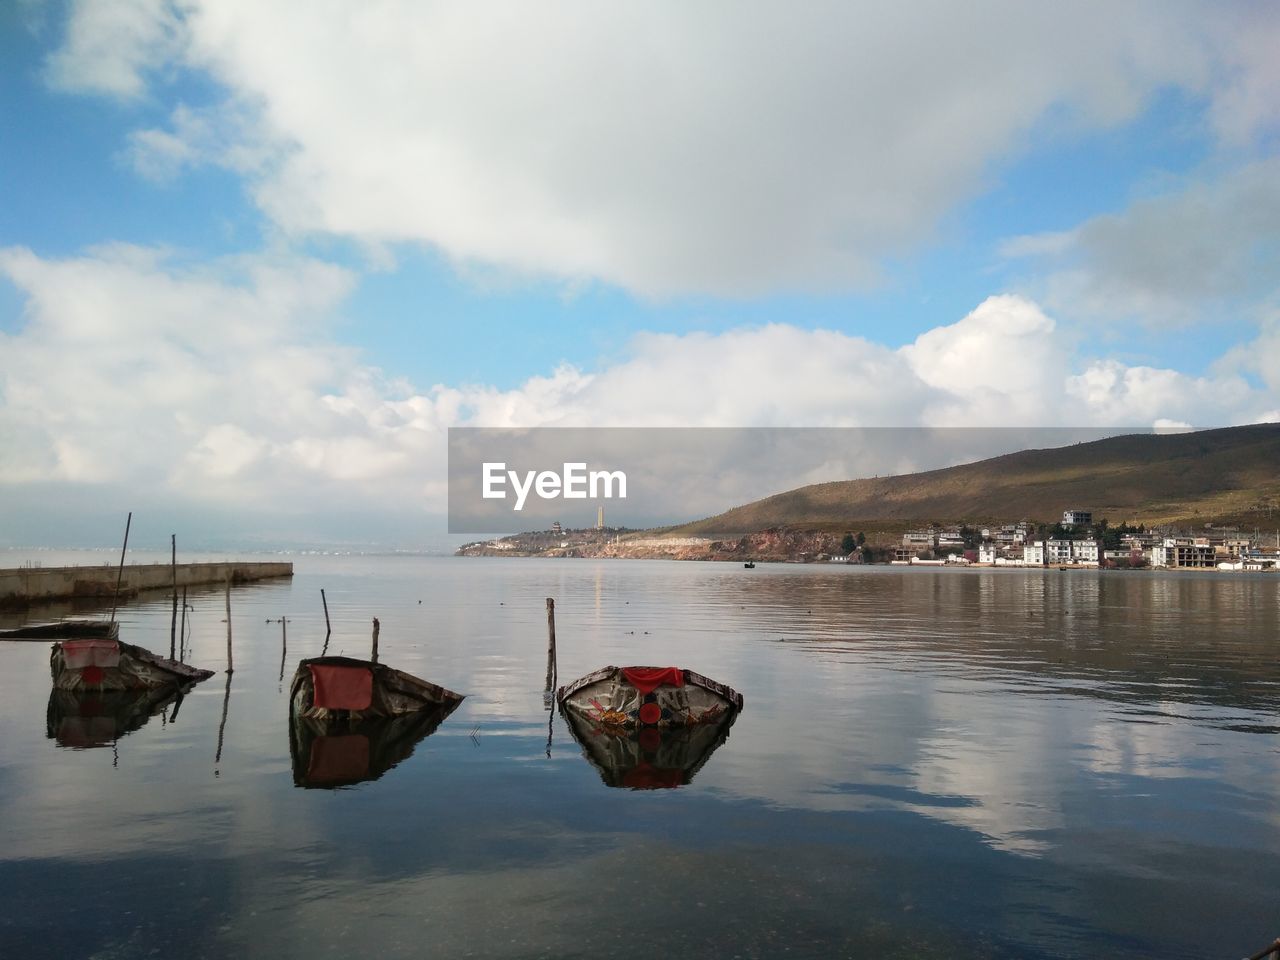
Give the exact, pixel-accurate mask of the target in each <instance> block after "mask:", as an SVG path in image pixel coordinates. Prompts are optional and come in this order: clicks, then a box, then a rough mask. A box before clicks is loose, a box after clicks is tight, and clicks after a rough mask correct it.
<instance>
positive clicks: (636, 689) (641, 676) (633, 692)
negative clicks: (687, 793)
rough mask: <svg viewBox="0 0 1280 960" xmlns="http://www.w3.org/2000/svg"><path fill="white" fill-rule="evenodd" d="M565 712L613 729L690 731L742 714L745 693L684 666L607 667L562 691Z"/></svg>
mask: <svg viewBox="0 0 1280 960" xmlns="http://www.w3.org/2000/svg"><path fill="white" fill-rule="evenodd" d="M556 700H557V701H558V702H559V704H560V708H561V710H563V711H564V712H565V713H567V714H576V715H578V716H580V717H583V718H584V719H586V720H587V721H589V722H591V723H595V724H600V725H603V726H607V727H620V728H631V727H657V728H667V727H689V726H696V725H698V724H703V723H717V722H719V721H720V720H721V719H722V718H724V717H725V716H727V715H731V714H734V713H737V711H739V710H741V709H742V694H740V693H738V692H737V691H736V690H734V689H733V688H732V687H728V686H725V685H724V684H723V683H717V682H716V681H715V680H712V679H710V678H709V677H704V676H703V675H702V674H700V673H694V672H693V671H692V670H683V669H681V668H679V667H602V668H601V669H599V670H597V671H595V672H594V673H589V674H587V675H586V676H585V677H581V678H580V679H578V680H575V681H574V682H573V683H571V684H568V685H567V686H564V687H561V688H560V689H559V690H558V691H556Z"/></svg>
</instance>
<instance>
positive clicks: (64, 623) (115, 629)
mask: <svg viewBox="0 0 1280 960" xmlns="http://www.w3.org/2000/svg"><path fill="white" fill-rule="evenodd" d="M119 636H120V624H118V623H116V622H115V621H114V620H57V621H55V622H53V623H27V624H23V625H22V626H20V627H14V628H12V629H8V630H0V640H71V639H77V640H92V639H99V640H115V639H116V638H118V637H119Z"/></svg>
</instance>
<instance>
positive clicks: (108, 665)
mask: <svg viewBox="0 0 1280 960" xmlns="http://www.w3.org/2000/svg"><path fill="white" fill-rule="evenodd" d="M49 670H50V672H51V673H52V674H53V686H54V688H55V689H57V690H73V691H84V690H92V691H102V690H146V689H154V688H161V687H182V686H184V685H186V684H195V683H199V682H200V681H201V680H208V679H209V678H210V677H212V676H213V671H212V670H199V669H197V668H196V667H191V666H188V665H187V664H185V663H178V662H177V661H176V660H167V659H165V658H164V657H160V656H157V655H156V654H154V653H152V652H151V651H150V650H144V649H142V647H135V646H134V645H133V644H131V643H121V642H120V641H119V640H107V639H84V640H63V641H61V642H60V643H55V644H54V645H53V650H52V652H51V653H50V654H49Z"/></svg>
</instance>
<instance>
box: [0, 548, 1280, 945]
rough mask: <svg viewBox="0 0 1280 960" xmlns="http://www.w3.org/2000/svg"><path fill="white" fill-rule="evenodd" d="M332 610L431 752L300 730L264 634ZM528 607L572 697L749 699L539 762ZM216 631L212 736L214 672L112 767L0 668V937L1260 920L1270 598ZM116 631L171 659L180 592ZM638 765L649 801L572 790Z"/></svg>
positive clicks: (1047, 933)
mask: <svg viewBox="0 0 1280 960" xmlns="http://www.w3.org/2000/svg"><path fill="white" fill-rule="evenodd" d="M324 587H327V588H328V606H329V607H330V615H331V616H332V618H333V623H332V638H331V642H330V645H329V652H336V653H342V652H343V651H346V652H348V653H354V654H355V655H358V656H362V655H367V651H368V627H367V624H368V623H369V621H370V618H371V617H373V616H378V617H380V618H382V623H383V625H384V630H385V633H386V635H387V636H389V637H393V638H395V646H394V648H393V651H392V652H393V654H394V660H395V662H396V664H397V665H398V666H401V667H403V668H404V669H406V670H410V671H412V672H413V673H415V674H417V675H419V676H423V677H430V678H439V679H447V680H448V682H449V683H450V685H451V686H453V687H455V689H460V690H467V691H469V692H470V694H471V696H470V697H469V698H468V700H466V701H465V702H464V703H463V704H462V705H461V706H459V708H458V710H457V711H456V712H455V713H454V714H452V715H451V716H450V718H449V722H448V723H445V724H443V725H441V726H439V727H438V728H437V729H435V731H434V733H431V734H430V735H429V739H425V738H424V737H422V736H419V735H418V733H419V732H410V733H407V734H402V733H401V732H399V730H400V729H401V728H397V727H396V726H394V725H392V726H390V727H387V728H381V727H379V728H378V729H376V730H373V731H366V730H364V729H363V728H361V727H360V726H359V725H356V726H354V727H353V726H352V725H350V724H348V725H347V726H346V727H337V728H332V727H330V728H324V729H317V728H314V727H311V726H310V725H307V726H303V725H300V724H298V723H297V721H296V720H295V719H293V718H291V716H290V709H289V707H290V697H289V687H288V685H283V689H281V687H282V685H281V683H280V681H279V679H278V678H279V675H280V661H281V657H282V653H283V651H282V650H281V646H282V641H283V639H284V637H283V636H282V630H281V628H280V626H279V625H277V624H268V623H266V621H267V620H268V619H270V618H276V617H279V616H281V615H282V614H287V616H288V618H289V620H291V621H294V622H291V623H289V631H288V632H289V637H288V641H289V648H288V653H287V658H288V659H289V661H290V662H294V663H296V662H297V659H298V658H300V657H308V656H314V655H315V654H317V653H321V652H322V650H323V649H324V648H323V644H322V641H323V640H324V638H325V636H326V631H327V623H326V618H325V615H324V609H323V605H322V600H321V597H320V590H321V588H324ZM548 596H554V597H555V598H556V613H557V620H558V634H559V638H558V642H559V650H558V656H559V669H560V672H561V673H562V674H563V675H566V676H569V677H575V676H579V675H580V674H582V673H585V672H586V671H588V670H591V669H593V668H595V667H597V666H599V665H600V664H603V663H637V662H639V663H682V662H692V663H696V664H697V665H698V666H699V669H704V670H706V671H708V672H709V673H710V674H711V675H712V676H715V677H725V678H731V679H732V680H733V682H734V684H735V685H738V686H739V687H740V688H741V689H743V690H746V691H749V693H750V699H751V709H750V710H748V711H744V712H743V713H742V714H740V715H738V716H737V717H736V718H735V723H734V726H733V735H732V737H730V738H729V739H728V740H727V741H721V742H718V743H713V744H712V745H711V749H709V750H706V751H700V750H699V749H698V748H697V745H696V744H693V743H688V744H683V745H681V744H675V745H673V744H671V743H669V742H665V743H660V744H658V745H657V747H656V748H654V746H653V745H652V744H646V743H641V742H640V741H639V740H636V741H634V742H631V741H629V740H625V739H624V740H620V741H618V742H608V741H604V740H592V739H587V738H585V737H584V736H583V732H582V731H581V730H579V729H574V736H575V738H576V739H578V742H579V743H580V744H581V746H580V747H579V748H570V747H568V746H567V745H566V747H565V748H564V749H561V750H558V751H552V752H551V756H548V755H547V737H548V719H549V718H548V716H547V715H546V714H544V713H543V706H544V703H543V700H542V698H541V697H540V695H539V694H540V691H541V690H542V689H543V687H544V677H545V674H546V666H547V664H546V652H547V643H546V609H545V601H546V597H548ZM419 601H422V602H421V603H419ZM193 607H194V612H193V614H192V618H193V619H194V627H193V628H192V629H191V644H190V647H191V651H192V652H191V656H192V659H193V660H194V661H195V662H202V661H204V662H207V663H210V664H213V663H220V662H221V660H222V657H223V655H224V649H225V628H224V627H223V625H222V624H221V622H220V618H221V617H222V615H223V614H222V610H223V598H222V596H221V594H218V595H216V596H211V597H207V598H201V597H199V596H197V597H196V598H195V599H194V600H193ZM234 610H235V616H236V618H237V619H236V637H237V644H238V645H237V649H236V668H237V669H236V673H235V688H236V689H235V700H236V704H235V707H236V709H235V718H234V721H227V722H226V723H225V725H224V724H222V723H220V717H223V716H225V713H224V712H223V711H224V710H225V705H226V697H227V691H226V689H224V687H225V686H227V684H225V683H224V682H217V681H215V682H211V683H206V684H203V685H202V686H201V687H198V688H197V689H196V690H194V691H192V693H191V694H190V695H189V696H188V697H187V698H186V700H185V702H184V703H183V705H182V708H181V713H182V721H183V722H181V723H177V724H163V725H162V724H157V723H153V724H151V726H150V727H149V728H148V730H147V731H146V733H145V734H144V735H143V736H140V737H135V738H133V739H132V740H131V741H129V745H130V746H131V747H132V748H133V749H130V750H128V751H124V754H123V755H122V756H121V757H120V758H119V763H120V772H121V774H122V775H120V776H104V775H103V774H104V770H105V771H106V773H107V774H109V773H110V767H111V761H112V757H111V754H110V752H109V751H105V750H94V751H88V752H86V753H82V754H75V753H72V752H71V751H59V750H52V749H49V741H48V740H47V739H46V738H45V733H46V731H45V729H44V726H43V725H41V724H39V723H38V722H36V723H34V724H33V723H32V722H31V720H32V719H33V718H36V719H37V721H38V718H39V716H40V715H41V711H43V710H44V709H45V708H46V698H47V696H48V688H47V687H46V686H45V684H44V680H43V678H44V677H45V676H47V674H46V672H45V671H46V670H47V668H48V653H47V650H46V649H36V648H33V647H32V646H31V645H29V644H0V667H2V668H3V669H0V722H2V723H3V724H4V730H5V734H6V735H5V737H4V738H0V807H3V809H4V810H5V818H6V827H7V828H8V829H7V833H6V845H5V848H4V851H3V852H2V853H0V882H3V883H4V884H5V887H6V890H8V891H10V894H9V896H10V901H9V908H10V909H9V916H10V917H11V918H12V920H11V921H10V923H9V924H8V925H7V926H4V927H3V932H2V933H0V941H2V942H3V943H4V946H5V948H7V950H8V952H12V953H15V954H21V955H24V956H37V955H57V954H58V953H61V954H62V955H88V954H94V955H99V956H143V955H148V954H151V955H169V954H173V953H175V952H176V953H182V952H183V951H186V955H189V956H192V957H199V956H228V955H261V956H266V955H271V956H273V957H280V958H286V957H294V956H305V957H310V958H316V957H323V956H338V955H351V954H352V953H353V952H354V953H357V954H359V953H361V952H377V953H378V954H379V955H380V956H383V957H387V958H400V957H405V958H409V957H413V956H418V955H420V954H421V944H422V943H423V942H426V941H427V940H429V942H430V943H431V944H432V945H433V947H434V948H435V949H436V952H438V953H442V954H449V955H454V954H456V955H462V954H464V953H467V952H471V953H473V954H475V955H483V956H507V957H511V958H513V960H514V958H517V957H525V956H570V955H574V956H576V955H579V954H581V953H582V952H583V951H584V950H585V949H587V948H586V947H584V944H586V945H589V947H590V949H592V950H596V951H597V952H598V951H599V950H601V949H604V950H609V949H612V950H613V951H614V952H619V951H621V952H625V951H627V950H634V947H635V939H634V936H633V934H632V932H631V931H630V930H629V929H627V928H626V926H625V925H619V924H618V923H617V916H618V912H617V904H619V903H634V902H637V899H636V898H637V897H640V898H641V899H643V900H644V902H645V904H646V909H647V910H648V911H649V915H651V916H660V917H662V924H663V936H664V944H663V947H664V955H666V956H669V957H679V956H706V955H709V954H712V953H716V952H719V953H723V954H725V955H729V954H740V955H742V956H762V955H781V954H782V953H783V952H786V953H787V954H788V955H789V956H810V957H823V958H825V957H831V956H928V955H933V954H934V953H936V954H937V955H939V956H948V957H952V956H955V957H993V956H999V957H1018V958H1049V957H1074V958H1081V960H1083V958H1093V957H1100V956H1106V957H1109V958H1113V957H1114V958H1124V960H1145V958H1147V957H1152V956H1160V957H1176V958H1193V957H1207V956H1243V955H1245V954H1246V953H1247V952H1248V950H1250V949H1256V947H1257V945H1258V944H1261V943H1264V942H1266V941H1267V940H1268V939H1269V938H1271V937H1274V936H1275V934H1276V932H1277V931H1276V929H1275V926H1274V924H1275V911H1274V900H1275V894H1274V891H1275V885H1274V879H1273V878H1272V877H1271V875H1270V865H1271V864H1272V863H1273V862H1274V860H1275V858H1276V857H1277V856H1280V815H1278V814H1277V805H1276V802H1275V796H1276V791H1277V789H1280V751H1278V750H1277V743H1278V742H1280V741H1277V739H1276V736H1275V734H1274V733H1272V732H1269V731H1270V728H1272V727H1274V726H1275V725H1276V724H1277V721H1276V714H1277V711H1278V710H1280V696H1278V695H1277V694H1280V577H1274V576H1272V577H1270V578H1266V577H1254V576H1221V575H1215V574H1207V575H1198V574H1191V575H1177V574H1171V573H1170V574H1162V573H1145V574H1142V573H1134V574H1112V573H1079V572H1077V573H1070V574H1057V573H1052V574H1047V573H1043V572H1041V571H1034V570H1028V571H985V572H984V571H959V570H939V571H931V570H917V569H903V570H900V569H897V568H895V569H878V568H871V569H866V570H857V569H849V568H844V567H829V568H828V567H826V566H825V565H824V566H823V567H818V566H816V565H814V566H809V567H801V566H793V565H785V566H784V565H766V564H761V565H760V566H759V568H758V569H757V570H755V571H753V572H751V574H750V576H744V575H743V571H742V570H741V568H740V567H736V568H734V567H731V566H729V565H713V564H687V563H686V564H680V563H661V562H654V563H627V562H621V561H619V562H600V563H595V562H591V561H572V560H566V561H545V562H543V561H520V560H511V561H504V560H493V561H492V562H490V561H452V560H439V561H436V560H426V559H421V558H390V557H388V558H359V559H358V560H357V559H355V558H352V559H349V560H345V559H335V560H333V561H328V560H325V561H320V560H317V561H315V562H314V563H313V564H300V565H299V567H298V571H297V575H296V576H295V578H294V580H293V581H292V583H279V584H275V585H271V586H269V587H263V588H259V589H255V590H252V591H248V590H246V591H245V592H244V593H243V594H241V593H240V592H237V593H236V606H235V608H234ZM123 617H124V618H125V621H126V623H125V626H126V628H127V629H128V630H129V634H128V636H131V637H137V638H139V641H140V642H143V643H146V644H147V645H149V646H151V647H153V648H154V649H157V650H158V649H160V643H161V641H162V640H163V638H165V637H167V635H168V634H169V631H170V627H171V621H172V604H171V599H170V598H168V597H164V598H161V599H159V600H158V601H157V602H154V603H151V602H145V603H140V604H137V605H129V606H126V607H125V608H124V611H123ZM190 619H191V618H189V622H190ZM295 624H296V627H297V629H296V631H295ZM286 669H287V668H286ZM220 679H221V678H220ZM33 680H35V681H37V682H32V681H33ZM226 680H229V678H226ZM171 709H172V707H171ZM563 722H566V721H564V720H562V719H561V718H559V717H557V716H555V714H552V723H553V726H554V727H555V728H556V731H557V738H559V737H560V732H559V727H560V724H561V723H563ZM569 722H570V723H571V721H569ZM224 726H225V746H223V745H222V744H220V747H222V748H223V749H224V752H223V753H222V757H223V758H224V759H225V761H226V762H225V766H224V767H223V774H222V776H221V777H220V778H219V779H217V780H215V779H213V778H211V777H210V776H209V770H208V754H209V753H210V752H212V750H213V738H214V735H215V733H218V732H220V731H221V730H222V729H223V727H224ZM264 731H266V735H264ZM286 731H288V735H289V743H288V745H287V747H286V742H285V739H286V738H285V736H284V734H285V732H286ZM359 736H363V737H364V743H363V744H362V743H361V742H360V741H359V740H358V739H350V740H343V739H341V738H345V737H352V738H356V737H359ZM321 737H324V738H334V740H333V742H322V743H320V744H319V745H318V746H317V745H316V741H317V740H319V739H320V738H321ZM714 739H715V740H719V738H718V737H716V738H714ZM286 749H288V751H289V753H288V755H287V756H286V753H285V751H286ZM579 749H581V751H582V752H583V753H584V754H585V755H586V759H587V761H588V762H586V763H584V762H583V759H582V758H580V757H579V756H577V755H576V753H577V752H578V750H579ZM410 754H412V759H409V760H405V757H409V756H410ZM712 754H714V756H713V757H712ZM708 757H712V759H707V758H708ZM366 758H367V759H366ZM642 764H647V765H648V767H649V768H650V769H649V770H648V771H644V773H643V780H644V783H643V784H637V783H636V782H635V781H636V778H635V777H634V776H633V777H632V778H631V781H630V782H631V785H632V786H637V785H643V786H651V787H655V788H657V789H644V790H639V791H635V792H632V791H627V790H623V789H604V788H602V787H600V786H599V783H600V782H602V781H603V782H605V783H620V784H621V783H625V782H627V778H628V772H629V771H635V770H636V769H638V768H640V769H643V768H642V766H641V765H642ZM392 767H395V773H394V774H391V775H387V774H386V770H388V769H391V768H392ZM379 774H381V776H382V779H381V780H380V782H379V783H378V784H377V785H376V787H373V788H371V789H359V788H357V789H348V790H331V791H323V792H322V791H317V790H303V789H295V787H294V784H295V783H300V784H302V785H303V786H308V785H312V786H335V785H338V784H340V783H344V782H350V783H361V782H363V780H365V779H366V778H372V777H376V776H378V775H379ZM677 782H681V783H684V784H686V785H684V786H681V787H680V788H679V789H660V787H661V786H665V785H667V784H672V785H674V784H675V783H677ZM68 824H74V825H75V826H74V829H69V828H68ZM672 877H677V878H680V877H684V878H697V877H712V878H715V879H714V880H713V881H711V882H708V883H705V884H701V885H698V886H697V888H696V890H694V889H691V887H690V885H689V884H685V883H672V882H671V878H672ZM584 878H587V884H588V886H589V888H590V896H584V895H583V891H584ZM122 883H127V885H128V891H127V892H128V894H129V898H130V900H131V901H135V902H140V903H146V904H147V911H146V912H145V913H140V912H134V913H128V914H126V913H124V912H123V911H121V910H120V909H119V903H120V890H121V889H122V887H121V884H122ZM67 903H73V904H75V905H76V906H77V909H76V911H74V912H72V911H68V910H67V909H66V908H65V904H67ZM192 918H198V919H197V920H196V921H195V922H198V923H200V924H201V925H200V926H199V928H198V930H197V933H196V935H195V936H189V935H188V932H189V931H190V930H191V927H190V924H191V923H192V922H193V919H192ZM178 929H180V930H182V931H183V938H182V943H181V944H178V943H175V942H172V936H171V933H170V931H173V930H178ZM56 938H62V939H61V940H57V939H56ZM59 947H64V948H65V949H61V950H58V949H57V948H59Z"/></svg>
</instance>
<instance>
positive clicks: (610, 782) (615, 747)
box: [561, 709, 737, 790]
mask: <svg viewBox="0 0 1280 960" xmlns="http://www.w3.org/2000/svg"><path fill="white" fill-rule="evenodd" d="M561 713H562V714H563V715H564V718H565V719H566V720H567V721H568V723H569V731H570V733H572V734H573V739H574V740H576V741H578V744H579V746H581V747H582V755H583V756H584V757H586V758H587V760H588V761H589V762H590V763H591V765H592V766H593V767H595V768H596V771H597V772H598V773H599V774H600V779H601V780H603V781H604V783H605V785H606V786H609V787H624V788H627V789H631V790H663V789H672V788H674V787H683V786H684V785H685V784H687V783H689V782H690V781H691V780H693V777H694V775H695V774H696V773H697V772H698V771H699V770H701V769H702V767H703V766H704V765H705V764H706V762H707V761H708V760H709V759H710V758H711V754H713V753H715V752H716V750H717V749H718V748H719V746H720V745H721V744H722V743H724V742H725V741H726V740H727V739H729V728H730V727H732V726H733V721H734V720H735V719H736V718H737V711H733V710H731V711H729V712H727V713H726V714H725V715H723V716H722V717H721V718H720V719H719V720H717V721H713V722H709V723H700V724H695V725H691V726H684V727H665V728H659V727H631V728H626V727H621V726H618V725H616V724H604V723H596V722H593V721H592V720H591V719H590V718H589V717H588V716H586V715H584V714H582V713H578V712H575V711H573V710H563V709H562V710H561Z"/></svg>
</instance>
